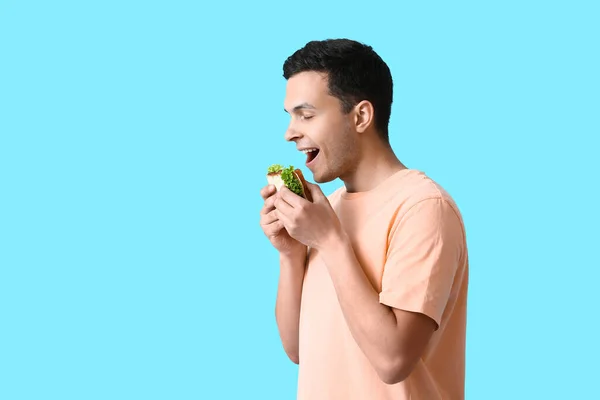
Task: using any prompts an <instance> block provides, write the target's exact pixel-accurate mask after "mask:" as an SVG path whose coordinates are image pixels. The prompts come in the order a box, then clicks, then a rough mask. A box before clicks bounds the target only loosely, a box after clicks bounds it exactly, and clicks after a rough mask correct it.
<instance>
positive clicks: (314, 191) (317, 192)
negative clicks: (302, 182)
mask: <svg viewBox="0 0 600 400" xmlns="http://www.w3.org/2000/svg"><path fill="white" fill-rule="evenodd" d="M306 186H307V189H308V190H309V191H310V194H311V195H312V198H313V200H316V199H320V200H322V199H325V198H326V196H325V193H323V190H322V189H321V187H320V186H319V185H317V184H315V183H311V182H306Z"/></svg>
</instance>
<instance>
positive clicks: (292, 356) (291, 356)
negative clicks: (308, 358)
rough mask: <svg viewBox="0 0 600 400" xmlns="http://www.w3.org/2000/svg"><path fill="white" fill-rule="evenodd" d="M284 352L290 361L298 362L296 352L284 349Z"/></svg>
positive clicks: (298, 358)
mask: <svg viewBox="0 0 600 400" xmlns="http://www.w3.org/2000/svg"><path fill="white" fill-rule="evenodd" d="M286 354H287V356H288V358H289V359H290V361H291V362H293V363H294V364H296V365H298V364H300V357H299V356H298V353H295V352H291V351H286Z"/></svg>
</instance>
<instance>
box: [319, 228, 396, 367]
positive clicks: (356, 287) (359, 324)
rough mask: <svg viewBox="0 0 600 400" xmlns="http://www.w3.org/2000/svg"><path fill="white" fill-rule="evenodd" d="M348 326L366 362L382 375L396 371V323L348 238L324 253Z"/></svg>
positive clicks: (337, 242) (337, 241) (331, 245)
mask: <svg viewBox="0 0 600 400" xmlns="http://www.w3.org/2000/svg"><path fill="white" fill-rule="evenodd" d="M321 256H322V257H323V259H324V261H325V264H326V265H327V268H328V271H329V274H330V276H331V279H332V282H333V285H334V287H335V291H336V293H337V297H338V301H339V303H340V306H341V309H342V312H343V314H344V317H345V320H346V323H347V324H348V327H349V329H350V331H351V333H352V335H353V337H354V339H355V341H356V342H357V344H358V345H359V347H360V348H361V349H362V351H363V352H364V353H365V355H366V356H367V358H368V359H369V360H370V362H371V363H372V365H373V366H374V367H375V369H376V370H377V371H378V372H379V373H380V375H385V374H388V371H394V370H397V366H398V364H400V363H402V360H400V359H399V358H400V355H401V343H399V341H398V340H397V337H398V336H397V320H396V316H395V314H394V312H393V311H392V310H391V308H390V307H388V306H386V305H383V304H381V303H380V302H379V294H378V293H377V291H376V290H375V289H374V288H373V286H372V285H371V282H370V281H369V280H368V278H367V276H366V275H365V273H364V271H363V269H362V267H361V266H360V264H359V262H358V260H357V258H356V256H355V254H354V250H353V249H352V245H351V243H350V242H349V240H348V239H347V237H345V236H342V237H336V238H335V239H333V240H331V241H330V242H329V243H328V244H327V246H326V247H325V248H323V249H322V250H321Z"/></svg>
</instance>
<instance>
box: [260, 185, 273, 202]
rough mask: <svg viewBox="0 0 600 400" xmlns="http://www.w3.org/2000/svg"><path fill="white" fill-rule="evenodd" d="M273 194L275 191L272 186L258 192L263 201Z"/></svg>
mask: <svg viewBox="0 0 600 400" xmlns="http://www.w3.org/2000/svg"><path fill="white" fill-rule="evenodd" d="M275 192H276V190H275V186H274V185H267V186H265V187H263V188H262V189H261V190H260V197H262V198H263V200H266V199H268V198H269V197H271V196H272V195H274V194H275Z"/></svg>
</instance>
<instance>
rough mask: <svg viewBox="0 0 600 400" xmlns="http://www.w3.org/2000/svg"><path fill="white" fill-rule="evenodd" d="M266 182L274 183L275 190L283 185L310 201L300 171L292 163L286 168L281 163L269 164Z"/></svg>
mask: <svg viewBox="0 0 600 400" xmlns="http://www.w3.org/2000/svg"><path fill="white" fill-rule="evenodd" d="M267 182H268V183H269V185H274V186H275V188H276V190H277V191H279V189H281V187H282V186H284V185H285V186H286V187H287V188H288V189H290V190H291V191H292V192H294V193H296V194H297V195H298V196H300V197H302V198H304V199H306V200H308V201H310V202H312V196H311V195H310V191H309V190H308V185H307V184H306V180H305V179H304V175H302V171H300V170H299V169H297V168H294V166H292V165H290V166H289V167H287V168H286V167H284V166H283V165H281V164H273V165H271V166H270V167H269V168H268V169H267Z"/></svg>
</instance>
